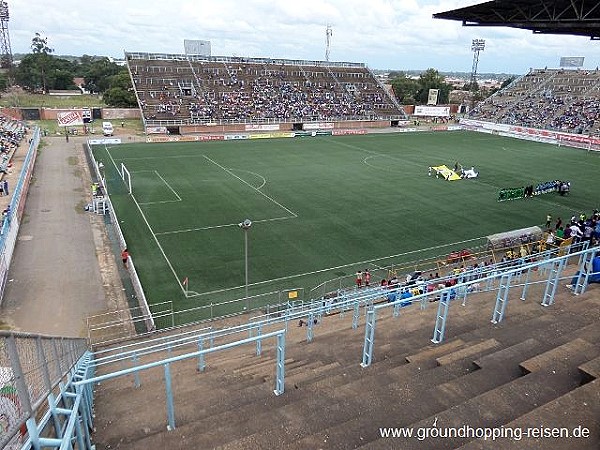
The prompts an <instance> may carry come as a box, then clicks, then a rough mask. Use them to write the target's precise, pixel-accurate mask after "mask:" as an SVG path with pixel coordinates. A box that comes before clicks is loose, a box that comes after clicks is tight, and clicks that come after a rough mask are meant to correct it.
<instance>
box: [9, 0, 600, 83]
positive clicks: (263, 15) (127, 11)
mask: <svg viewBox="0 0 600 450" xmlns="http://www.w3.org/2000/svg"><path fill="white" fill-rule="evenodd" d="M482 1H483V0H302V1H293V0H212V1H208V0H196V1H193V0H189V1H188V0H162V1H155V0H126V1H125V0H121V1H116V0H102V1H99V2H89V1H88V2H86V1H81V0H77V1H75V0H61V1H60V2H48V1H41V0H27V1H25V0H18V1H16V0H8V4H9V11H10V22H9V32H10V38H11V47H12V51H13V53H29V52H30V51H31V48H30V45H31V39H32V37H33V36H34V34H35V33H36V32H39V33H40V34H42V35H43V36H45V37H47V38H48V44H49V46H50V47H51V48H53V49H54V50H55V54H57V55H83V54H88V55H104V56H112V57H119V58H122V57H123V50H127V51H142V52H165V53H183V40H184V39H203V40H209V41H211V45H212V54H213V55H219V56H231V55H234V56H247V57H267V58H289V59H311V60H312V59H315V60H324V59H325V48H326V44H325V42H326V37H325V36H326V33H325V30H326V27H327V24H330V25H331V27H332V31H333V36H332V40H331V50H330V60H332V61H351V62H364V63H367V64H368V65H369V67H371V68H373V69H398V70H402V69H404V70H408V69H427V68H429V67H433V68H435V69H438V70H440V71H460V72H470V70H471V65H472V61H473V53H472V52H471V49H470V47H471V40H472V39H485V40H486V49H485V51H484V52H483V53H482V54H481V56H480V62H479V72H480V73H485V72H495V73H500V72H504V73H517V74H519V73H525V72H527V70H528V69H529V68H530V67H538V68H539V67H545V66H548V67H558V65H559V59H560V57H561V56H585V58H586V60H585V67H588V68H595V67H596V66H598V65H600V42H598V41H596V42H593V41H590V40H589V39H588V38H585V37H574V36H544V35H534V34H532V33H531V32H530V31H526V30H516V29H509V28H476V27H462V26H461V24H460V22H454V21H444V20H437V19H433V18H432V14H434V13H438V12H444V11H447V10H450V9H454V8H460V7H464V6H470V5H473V4H477V3H481V2H482Z"/></svg>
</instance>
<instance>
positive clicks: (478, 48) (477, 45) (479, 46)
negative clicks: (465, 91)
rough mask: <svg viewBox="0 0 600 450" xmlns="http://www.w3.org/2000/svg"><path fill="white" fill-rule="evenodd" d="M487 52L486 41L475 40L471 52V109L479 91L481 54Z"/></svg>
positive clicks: (472, 42)
mask: <svg viewBox="0 0 600 450" xmlns="http://www.w3.org/2000/svg"><path fill="white" fill-rule="evenodd" d="M483 50H485V40H483V39H473V40H472V41H471V51H472V52H473V67H472V68H471V86H470V88H471V109H473V107H474V106H475V92H476V91H477V65H478V64H479V52H482V51H483Z"/></svg>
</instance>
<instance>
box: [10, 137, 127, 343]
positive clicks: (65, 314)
mask: <svg viewBox="0 0 600 450" xmlns="http://www.w3.org/2000/svg"><path fill="white" fill-rule="evenodd" d="M44 141H45V143H46V145H42V147H41V149H40V150H39V154H38V157H37V161H36V165H35V170H34V176H33V179H32V182H31V186H30V189H29V194H28V198H27V202H26V207H25V215H24V217H23V222H22V224H21V229H20V231H19V238H18V242H17V246H16V249H15V253H14V256H13V261H12V265H11V268H10V272H9V277H8V278H9V281H8V283H7V288H6V291H5V294H4V299H3V301H2V307H1V309H0V320H1V321H2V322H3V325H4V326H5V327H8V328H10V329H13V330H15V331H23V332H32V333H43V334H50V335H60V336H86V335H87V329H86V321H85V318H86V317H87V316H88V315H90V314H94V313H99V312H104V311H105V310H106V309H107V305H108V304H109V303H110V300H107V298H108V296H107V294H106V291H107V289H108V290H112V291H113V292H114V291H115V289H116V290H120V288H119V287H117V286H115V285H112V284H113V283H112V282H110V281H103V279H105V280H106V279H107V277H106V276H105V275H106V273H105V272H106V270H107V268H106V265H107V264H109V263H112V265H113V266H114V265H115V264H114V259H112V261H111V255H107V254H106V253H105V251H104V250H103V248H104V246H103V242H102V241H103V234H104V231H103V223H102V218H101V217H100V216H96V215H93V214H91V213H88V212H86V211H84V206H85V205H86V204H87V203H88V201H89V199H90V194H89V190H90V188H89V185H90V184H89V175H88V173H87V169H86V165H85V157H84V154H83V151H82V144H83V142H84V138H77V137H73V138H71V139H70V142H65V140H64V138H62V137H47V138H44ZM117 279H118V277H117ZM103 284H104V286H103ZM111 288H112V289H111Z"/></svg>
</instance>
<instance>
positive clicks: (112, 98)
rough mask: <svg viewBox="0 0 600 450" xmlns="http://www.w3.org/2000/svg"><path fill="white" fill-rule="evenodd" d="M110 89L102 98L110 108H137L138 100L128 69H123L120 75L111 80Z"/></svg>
mask: <svg viewBox="0 0 600 450" xmlns="http://www.w3.org/2000/svg"><path fill="white" fill-rule="evenodd" d="M109 84H110V88H109V89H107V90H106V91H105V92H104V94H103V95H102V98H103V99H104V102H105V103H106V104H107V105H108V106H113V107H116V108H135V107H137V99H136V98H135V93H134V91H133V87H132V86H131V80H130V78H129V73H128V72H127V69H125V68H123V70H121V72H120V73H118V74H117V75H113V76H112V77H110V79H109Z"/></svg>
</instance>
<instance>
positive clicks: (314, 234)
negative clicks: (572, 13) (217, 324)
mask: <svg viewBox="0 0 600 450" xmlns="http://www.w3.org/2000/svg"><path fill="white" fill-rule="evenodd" d="M93 150H94V154H95V157H96V159H97V160H99V161H102V162H103V163H104V164H105V167H106V171H107V172H106V173H107V179H108V181H109V190H110V192H111V198H112V200H113V203H114V205H115V209H116V212H117V215H118V216H119V218H120V220H121V227H122V229H123V231H124V234H125V238H126V240H127V242H128V245H129V250H130V253H131V255H132V257H133V258H134V261H135V265H136V268H137V269H138V272H139V274H140V278H141V281H142V284H143V285H144V289H145V291H146V294H147V296H148V298H149V301H150V303H151V304H152V303H158V302H162V301H166V300H173V301H174V304H175V308H176V309H178V310H183V309H188V308H191V307H195V306H199V305H203V304H207V303H210V302H214V303H217V302H221V301H223V300H226V299H235V298H241V297H243V296H244V234H243V231H242V230H241V229H240V228H239V226H238V223H239V222H241V221H242V220H244V219H246V218H250V219H251V220H252V221H253V225H252V228H251V229H250V230H249V232H248V233H249V234H248V240H249V252H248V253H249V283H250V286H249V292H250V295H255V294H259V293H263V292H270V291H275V290H277V289H287V288H303V289H304V295H305V296H307V295H308V292H309V291H310V289H311V288H313V287H315V286H317V285H319V284H320V283H322V282H323V281H325V280H331V279H334V278H336V277H345V276H347V277H348V278H347V279H346V284H351V282H352V281H351V280H352V278H351V275H352V274H354V273H355V272H356V271H357V270H358V269H361V270H362V269H365V268H369V269H371V270H374V271H375V272H374V273H375V276H374V280H375V281H378V280H377V279H376V278H377V277H378V276H379V275H378V272H376V268H377V267H381V266H389V265H390V264H402V263H407V262H409V261H415V260H417V259H422V258H426V257H432V256H434V255H444V254H447V253H449V252H451V251H453V250H458V249H462V248H467V247H470V246H472V245H476V244H481V240H477V238H479V237H482V236H486V235H488V234H492V233H498V232H502V231H508V230H512V229H517V228H523V227H528V226H533V225H541V224H543V223H544V222H545V217H546V214H551V215H552V216H553V218H556V217H558V216H561V217H563V220H565V219H567V220H568V218H569V217H570V216H571V215H572V214H575V213H577V214H578V213H579V212H582V211H583V212H586V213H588V214H589V213H590V212H591V211H592V210H593V209H594V208H596V207H598V205H599V204H600V202H599V198H598V192H599V191H598V168H599V167H600V159H599V155H598V154H596V153H588V152H586V151H582V150H576V149H571V148H565V147H557V146H551V145H546V144H539V143H534V142H527V141H520V140H516V139H510V138H503V137H498V136H491V135H485V134H478V133H470V132H448V133H440V132H438V133H394V134H369V135H362V136H340V137H332V136H329V137H311V138H296V139H272V140H271V139H256V140H249V141H226V142H205V143H173V144H134V145H131V144H122V145H116V146H110V147H109V148H105V147H104V146H97V147H95V148H94V149H93ZM455 161H459V162H460V163H461V164H463V165H464V166H465V167H470V166H475V167H476V169H477V170H478V171H479V174H480V175H479V178H477V179H473V180H460V181H454V182H449V181H445V180H442V179H436V178H435V177H433V176H432V177H429V176H427V168H428V166H431V165H438V164H446V165H448V166H449V167H452V166H453V165H454V162H455ZM121 163H124V164H125V165H126V167H127V168H128V170H129V171H130V172H131V176H132V184H133V196H129V195H127V194H126V191H125V188H124V184H123V182H122V181H121V179H120V178H119V176H118V174H117V173H116V167H120V164H121ZM553 179H562V180H569V181H571V182H572V188H571V193H570V194H569V195H568V196H565V197H560V196H559V195H558V194H546V195H543V196H539V197H536V198H534V199H527V200H516V201H509V202H502V203H498V202H497V195H498V191H499V190H500V189H501V188H505V187H518V186H523V185H525V184H536V183H537V182H542V181H547V180H553ZM419 250H422V251H419ZM381 273H383V272H381ZM185 277H188V279H189V292H188V294H187V295H185V290H184V288H183V286H182V284H181V282H182V280H183V279H184V278H185ZM235 307H239V306H237V305H236V306H235ZM226 312H230V311H229V310H228V309H227V308H225V309H224V310H223V313H226Z"/></svg>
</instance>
